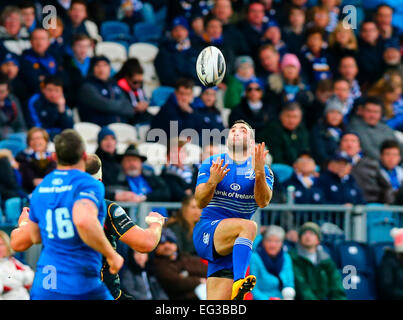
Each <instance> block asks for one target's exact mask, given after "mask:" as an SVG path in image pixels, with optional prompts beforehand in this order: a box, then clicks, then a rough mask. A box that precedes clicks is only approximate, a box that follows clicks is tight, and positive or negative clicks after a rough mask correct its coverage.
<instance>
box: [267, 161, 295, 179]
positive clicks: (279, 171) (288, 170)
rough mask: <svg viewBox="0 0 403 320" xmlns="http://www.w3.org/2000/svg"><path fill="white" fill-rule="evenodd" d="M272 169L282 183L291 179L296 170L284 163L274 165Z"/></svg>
mask: <svg viewBox="0 0 403 320" xmlns="http://www.w3.org/2000/svg"><path fill="white" fill-rule="evenodd" d="M271 169H272V170H273V172H274V173H275V174H276V176H277V177H278V180H279V182H280V183H283V182H284V181H286V180H287V179H289V178H290V177H291V175H292V173H293V172H294V169H293V168H292V167H291V166H289V165H287V164H283V163H273V164H272V165H271Z"/></svg>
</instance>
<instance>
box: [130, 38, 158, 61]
mask: <svg viewBox="0 0 403 320" xmlns="http://www.w3.org/2000/svg"><path fill="white" fill-rule="evenodd" d="M157 54H158V47H157V46H155V45H153V44H150V43H145V42H137V43H133V44H132V45H130V47H129V58H137V59H138V60H139V61H140V62H141V63H143V62H153V61H154V59H155V57H156V56H157Z"/></svg>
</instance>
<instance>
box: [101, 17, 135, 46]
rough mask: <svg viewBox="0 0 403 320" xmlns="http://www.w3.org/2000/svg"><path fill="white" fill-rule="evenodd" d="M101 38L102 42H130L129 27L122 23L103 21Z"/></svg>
mask: <svg viewBox="0 0 403 320" xmlns="http://www.w3.org/2000/svg"><path fill="white" fill-rule="evenodd" d="M101 36H102V38H103V40H104V41H113V42H115V41H119V40H124V41H128V42H131V41H132V36H131V35H130V28H129V26H128V25H127V24H126V23H124V22H122V21H105V22H103V23H102V24H101Z"/></svg>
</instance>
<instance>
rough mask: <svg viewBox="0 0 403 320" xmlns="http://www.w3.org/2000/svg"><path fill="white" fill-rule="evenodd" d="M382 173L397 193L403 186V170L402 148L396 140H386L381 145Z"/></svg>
mask: <svg viewBox="0 0 403 320" xmlns="http://www.w3.org/2000/svg"><path fill="white" fill-rule="evenodd" d="M380 160H381V161H380V162H381V173H382V175H383V176H384V177H385V179H386V181H388V183H389V184H390V185H391V186H392V188H393V190H395V191H397V190H398V189H399V188H400V187H401V186H402V184H403V168H402V167H401V166H400V165H399V163H400V162H401V160H402V158H401V154H400V146H399V143H398V142H397V141H395V140H385V141H384V142H383V143H382V145H381V158H380Z"/></svg>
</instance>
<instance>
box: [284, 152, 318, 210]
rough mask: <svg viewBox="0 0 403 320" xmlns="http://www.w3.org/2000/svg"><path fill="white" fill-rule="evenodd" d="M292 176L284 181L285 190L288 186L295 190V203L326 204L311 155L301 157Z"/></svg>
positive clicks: (304, 154) (303, 154)
mask: <svg viewBox="0 0 403 320" xmlns="http://www.w3.org/2000/svg"><path fill="white" fill-rule="evenodd" d="M293 167H294V172H293V174H292V176H291V177H290V178H289V179H288V180H286V181H284V184H283V185H284V189H286V188H287V187H288V186H293V187H294V188H295V192H294V195H295V197H294V201H295V203H305V204H321V203H324V200H325V199H324V195H323V192H322V190H321V189H320V188H319V186H318V176H319V174H318V172H316V164H315V161H314V160H313V159H312V156H311V155H310V154H309V153H302V154H300V155H299V157H298V158H297V160H295V162H294V164H293Z"/></svg>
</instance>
